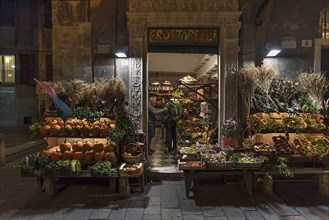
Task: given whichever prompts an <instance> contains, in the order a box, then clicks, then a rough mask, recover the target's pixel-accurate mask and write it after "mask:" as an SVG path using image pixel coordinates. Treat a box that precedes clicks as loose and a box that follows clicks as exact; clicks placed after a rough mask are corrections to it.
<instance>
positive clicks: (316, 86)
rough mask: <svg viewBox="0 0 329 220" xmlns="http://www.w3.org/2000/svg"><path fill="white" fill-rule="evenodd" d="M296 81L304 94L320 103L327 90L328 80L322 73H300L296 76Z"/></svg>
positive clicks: (328, 86)
mask: <svg viewBox="0 0 329 220" xmlns="http://www.w3.org/2000/svg"><path fill="white" fill-rule="evenodd" d="M298 81H299V82H300V85H301V87H302V89H303V90H304V91H305V92H307V93H308V94H309V95H310V96H311V97H312V98H313V99H314V100H315V101H317V102H318V103H322V101H323V98H324V96H325V94H326V92H327V91H328V88H329V80H328V79H327V77H326V76H325V74H324V73H321V72H318V73H308V72H301V73H299V74H298Z"/></svg>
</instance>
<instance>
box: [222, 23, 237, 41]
mask: <svg viewBox="0 0 329 220" xmlns="http://www.w3.org/2000/svg"><path fill="white" fill-rule="evenodd" d="M240 26H241V24H240V22H239V23H235V24H225V25H224V26H223V28H224V32H225V37H226V38H236V37H238V36H239V30H240Z"/></svg>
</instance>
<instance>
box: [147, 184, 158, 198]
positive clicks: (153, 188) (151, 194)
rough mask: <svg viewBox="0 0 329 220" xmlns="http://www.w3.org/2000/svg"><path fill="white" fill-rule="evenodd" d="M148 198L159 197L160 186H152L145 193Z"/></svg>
mask: <svg viewBox="0 0 329 220" xmlns="http://www.w3.org/2000/svg"><path fill="white" fill-rule="evenodd" d="M147 196H149V197H154V196H157V197H160V196H161V185H160V184H152V186H151V189H150V191H149V192H148V193H147Z"/></svg>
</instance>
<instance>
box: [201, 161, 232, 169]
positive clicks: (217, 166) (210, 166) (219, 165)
mask: <svg viewBox="0 0 329 220" xmlns="http://www.w3.org/2000/svg"><path fill="white" fill-rule="evenodd" d="M206 167H207V169H229V168H232V167H233V162H232V161H228V162H222V163H209V162H207V163H206Z"/></svg>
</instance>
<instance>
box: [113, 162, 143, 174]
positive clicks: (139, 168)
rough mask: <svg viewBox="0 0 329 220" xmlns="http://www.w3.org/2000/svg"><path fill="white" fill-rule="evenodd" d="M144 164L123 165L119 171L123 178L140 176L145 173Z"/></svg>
mask: <svg viewBox="0 0 329 220" xmlns="http://www.w3.org/2000/svg"><path fill="white" fill-rule="evenodd" d="M143 168H144V165H143V163H134V164H126V163H123V164H121V166H120V168H119V171H120V175H121V176H139V175H141V173H142V172H143Z"/></svg>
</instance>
